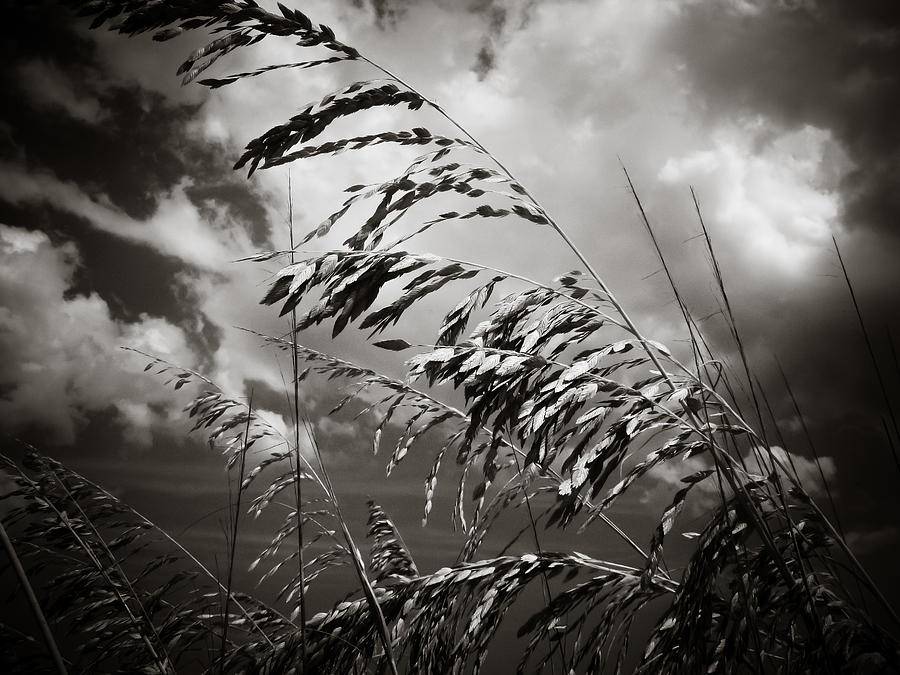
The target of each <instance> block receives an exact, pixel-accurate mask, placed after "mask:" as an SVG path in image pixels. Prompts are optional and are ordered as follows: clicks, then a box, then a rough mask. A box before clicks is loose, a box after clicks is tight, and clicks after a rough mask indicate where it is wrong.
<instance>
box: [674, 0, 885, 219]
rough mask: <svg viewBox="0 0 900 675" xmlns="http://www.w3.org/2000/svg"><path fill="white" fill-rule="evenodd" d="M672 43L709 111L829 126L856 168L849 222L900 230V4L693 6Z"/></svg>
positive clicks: (872, 0)
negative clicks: (899, 188)
mask: <svg viewBox="0 0 900 675" xmlns="http://www.w3.org/2000/svg"><path fill="white" fill-rule="evenodd" d="M669 39H670V45H669V46H670V47H671V48H672V49H673V50H674V52H675V54H676V56H677V57H678V58H679V59H680V60H683V62H684V63H685V65H686V66H687V73H688V76H689V78H690V79H691V81H692V83H693V86H694V90H695V93H696V94H697V95H699V97H700V98H701V99H702V101H703V102H704V103H705V105H706V106H707V108H708V112H710V114H712V115H722V114H725V115H730V116H752V115H754V114H761V115H764V116H765V117H767V118H768V119H769V120H771V121H773V122H774V123H776V124H778V125H783V126H786V127H800V126H803V125H812V126H815V127H818V128H822V129H828V130H830V131H831V132H832V133H833V134H834V137H835V138H836V140H837V141H838V142H840V143H841V145H842V146H843V147H844V149H845V151H846V152H847V154H848V156H849V159H850V160H851V161H852V162H853V164H854V165H855V166H854V168H853V170H851V171H850V172H849V173H848V174H847V175H845V176H844V177H843V179H842V181H841V185H840V187H841V190H842V194H843V197H844V201H845V213H844V216H845V218H844V220H845V221H846V222H845V224H846V225H847V226H848V227H854V226H863V227H871V228H875V229H878V230H881V231H896V229H897V223H898V219H900V195H898V191H897V190H896V185H897V178H896V167H897V165H898V163H900V115H898V114H897V110H898V107H900V68H898V67H897V64H898V63H900V3H897V2H892V1H891V0H861V1H854V2H843V1H840V0H818V1H809V2H786V1H782V2H775V1H774V0H767V1H762V0H760V1H754V2H740V3H738V2H721V3H694V4H690V5H689V6H687V7H686V8H684V10H683V13H682V15H681V17H680V19H679V20H678V21H677V22H676V23H675V24H674V26H673V28H672V31H671V33H670V36H669Z"/></svg>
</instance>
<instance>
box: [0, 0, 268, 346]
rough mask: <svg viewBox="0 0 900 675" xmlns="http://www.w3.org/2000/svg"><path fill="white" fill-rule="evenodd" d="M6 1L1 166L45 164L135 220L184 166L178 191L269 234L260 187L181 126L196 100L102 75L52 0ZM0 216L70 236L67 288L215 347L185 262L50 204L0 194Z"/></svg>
mask: <svg viewBox="0 0 900 675" xmlns="http://www.w3.org/2000/svg"><path fill="white" fill-rule="evenodd" d="M4 4H8V3H4ZM7 10H8V14H7V17H8V20H7V21H6V22H5V23H4V27H3V29H2V32H3V40H2V46H0V56H2V58H3V61H4V65H5V67H4V68H3V70H2V71H0V86H3V88H4V90H5V91H7V92H8V93H9V94H11V95H10V96H8V97H7V98H6V100H5V103H4V106H3V109H2V111H0V120H2V129H3V133H2V134H0V160H5V161H6V162H7V167H18V170H19V171H20V172H21V173H22V174H23V175H27V174H29V173H32V174H33V173H34V172H50V173H52V175H53V176H54V177H55V178H57V179H59V181H63V182H69V183H71V184H73V185H76V186H77V187H78V189H80V190H81V191H83V192H84V193H85V194H86V195H88V196H90V197H92V198H94V199H98V200H100V201H102V202H106V201H107V200H108V202H110V203H111V204H112V205H115V207H117V208H118V209H119V210H121V212H123V213H124V214H127V215H128V216H131V217H132V218H135V219H138V220H142V219H146V218H149V217H150V216H152V215H153V214H154V212H155V211H156V209H157V208H158V206H159V202H160V199H161V198H163V197H164V196H165V195H166V194H167V192H169V191H171V190H172V189H173V188H174V187H175V186H176V185H178V184H179V183H180V182H181V181H183V179H184V178H185V177H186V176H190V177H191V182H190V183H189V184H187V185H186V186H185V189H184V192H185V195H186V197H187V198H188V200H190V202H191V203H193V205H194V206H195V207H196V208H197V210H198V211H199V212H200V213H201V214H206V215H211V212H212V211H214V210H215V209H224V210H225V212H226V213H227V215H228V216H229V217H230V218H231V219H232V220H233V221H235V222H238V223H240V224H241V225H242V226H243V227H245V229H246V230H247V232H248V234H249V236H250V240H251V241H252V243H253V244H254V245H256V246H259V247H263V246H265V245H266V244H267V242H268V229H267V225H266V215H265V210H264V208H263V206H262V203H261V201H260V199H259V197H258V196H257V195H256V194H255V193H254V192H253V191H252V190H251V189H250V186H249V185H248V184H247V182H246V181H244V180H242V179H241V177H240V176H236V175H235V174H233V173H232V172H231V171H230V170H229V168H228V163H227V162H223V161H222V160H221V158H220V157H219V155H218V153H219V150H218V149H217V148H216V147H214V146H207V145H204V144H203V143H202V142H200V141H196V140H194V139H192V138H191V137H190V136H189V135H188V132H187V125H188V123H189V121H190V120H191V119H192V118H193V116H194V115H195V114H196V112H197V107H198V106H197V105H192V104H178V103H172V102H169V101H167V100H166V98H165V97H164V96H163V95H162V94H160V93H158V92H151V91H147V90H145V89H142V88H141V87H139V86H137V85H136V84H135V83H133V82H121V81H115V80H113V79H111V78H110V76H109V74H108V73H105V72H104V64H102V63H101V62H100V61H99V57H98V54H97V49H96V45H95V44H94V43H92V42H91V41H89V40H87V39H85V38H83V37H81V35H80V34H79V33H78V32H77V26H76V24H75V23H74V21H73V19H72V18H71V17H70V16H69V15H68V13H67V12H66V11H65V10H63V9H61V8H60V6H59V5H58V4H56V3H44V2H32V3H16V4H14V5H11V6H9V7H7ZM123 138H127V139H128V142H123ZM85 158H91V159H90V161H85ZM0 221H2V222H4V223H6V224H8V225H10V226H13V227H22V228H26V229H35V228H37V229H41V230H44V231H45V232H47V233H48V235H49V236H50V238H51V240H52V241H53V242H54V243H55V244H56V245H62V244H63V243H64V242H66V241H71V242H73V243H74V244H75V245H76V247H77V249H78V250H79V251H80V252H81V254H82V258H81V263H82V264H80V265H79V267H78V269H77V270H76V272H75V274H74V276H73V278H72V286H71V288H70V289H69V290H68V293H69V294H70V295H71V294H75V295H83V296H85V297H87V296H89V295H90V294H91V293H94V292H96V293H98V294H99V295H100V297H102V298H103V299H104V300H105V301H106V302H107V303H108V305H109V309H110V312H111V314H112V316H113V318H114V319H115V320H119V321H125V322H136V321H139V320H140V317H141V316H142V315H144V314H147V315H150V316H156V317H165V318H167V319H169V320H171V321H173V322H175V323H176V324H177V325H181V326H183V327H185V328H186V329H187V330H188V332H189V333H190V334H191V337H192V339H193V340H194V342H195V347H197V348H198V353H199V354H200V355H201V357H205V358H208V357H209V355H211V354H212V353H213V352H214V351H215V349H216V348H217V347H218V344H219V334H218V333H219V329H218V328H217V327H216V326H215V325H214V324H212V323H211V322H209V321H203V322H201V323H200V325H199V326H195V325H194V324H195V322H196V317H197V315H198V312H197V310H196V307H193V306H192V304H193V303H192V302H191V297H190V295H191V294H190V290H189V289H188V288H187V286H185V284H184V283H180V282H179V281H178V277H179V274H180V273H182V272H184V271H185V264H184V262H183V261H180V260H178V259H176V258H173V257H172V256H171V255H167V254H165V253H163V252H160V251H157V250H155V249H154V248H153V247H151V246H147V245H145V244H141V243H135V242H133V241H129V240H128V239H126V238H124V237H120V236H116V235H115V234H113V233H110V232H108V231H101V230H98V229H97V228H96V227H93V226H92V225H93V224H92V223H91V222H90V221H89V220H86V219H85V218H84V217H80V216H78V215H75V214H73V213H69V212H67V211H66V210H65V209H64V208H60V207H59V206H54V205H50V204H35V203H33V202H32V203H28V202H19V203H11V202H9V201H2V200H0Z"/></svg>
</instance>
